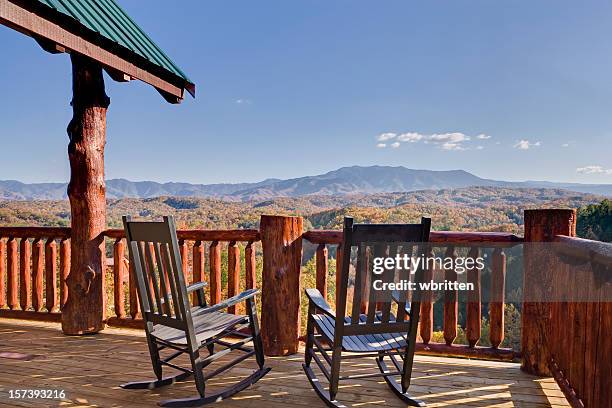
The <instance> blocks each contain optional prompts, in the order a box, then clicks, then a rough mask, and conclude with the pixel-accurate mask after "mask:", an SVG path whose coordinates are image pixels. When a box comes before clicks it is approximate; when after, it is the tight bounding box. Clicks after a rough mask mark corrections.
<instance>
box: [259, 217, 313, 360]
mask: <svg viewBox="0 0 612 408" xmlns="http://www.w3.org/2000/svg"><path fill="white" fill-rule="evenodd" d="M259 225H260V233H261V244H262V247H263V274H262V275H263V276H262V281H263V282H262V307H261V310H262V312H261V326H262V337H263V343H264V350H265V351H266V354H267V355H269V356H281V355H288V354H294V353H297V351H298V345H299V341H298V337H299V334H300V270H301V263H302V232H303V225H304V223H303V219H302V217H284V216H271V215H262V216H261V221H260V224H259Z"/></svg>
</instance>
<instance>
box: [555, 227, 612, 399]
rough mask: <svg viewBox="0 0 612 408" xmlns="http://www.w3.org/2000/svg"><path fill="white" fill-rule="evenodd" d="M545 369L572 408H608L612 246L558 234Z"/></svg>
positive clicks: (611, 368)
mask: <svg viewBox="0 0 612 408" xmlns="http://www.w3.org/2000/svg"><path fill="white" fill-rule="evenodd" d="M554 242H555V244H554V245H555V246H554V250H555V253H556V255H557V257H556V259H555V260H553V262H554V264H555V266H556V268H555V269H556V274H555V275H556V276H555V278H556V279H554V280H553V281H552V283H553V286H552V296H554V298H553V299H551V300H552V302H551V303H550V334H549V336H548V344H549V348H550V362H549V368H550V371H551V374H552V375H553V376H554V377H555V379H556V380H557V383H558V384H559V385H560V387H561V389H562V390H563V392H564V393H565V395H566V397H567V399H568V401H569V402H570V403H571V404H572V406H574V407H604V406H610V401H611V399H610V398H611V395H610V390H612V244H610V243H602V242H598V241H591V240H586V239H580V238H574V237H568V236H561V235H557V236H556V237H555V238H554Z"/></svg>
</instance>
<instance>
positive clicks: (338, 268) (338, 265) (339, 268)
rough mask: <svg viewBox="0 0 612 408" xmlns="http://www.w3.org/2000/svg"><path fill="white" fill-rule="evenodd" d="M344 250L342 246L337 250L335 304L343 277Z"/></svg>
mask: <svg viewBox="0 0 612 408" xmlns="http://www.w3.org/2000/svg"><path fill="white" fill-rule="evenodd" d="M343 252H344V249H343V247H342V244H338V247H337V248H336V287H335V288H334V303H336V299H337V297H338V288H339V287H340V277H341V276H342V273H341V271H342V253H343Z"/></svg>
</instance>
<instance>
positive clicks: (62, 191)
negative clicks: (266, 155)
mask: <svg viewBox="0 0 612 408" xmlns="http://www.w3.org/2000/svg"><path fill="white" fill-rule="evenodd" d="M466 187H505V188H557V189H564V190H568V191H575V192H579V193H590V194H600V195H605V196H612V184H580V183H559V182H550V181H533V180H529V181H522V182H512V181H501V180H492V179H486V178H481V177H479V176H476V175H474V174H472V173H469V172H467V171H465V170H460V169H459V170H420V169H409V168H406V167H403V166H350V167H341V168H339V169H337V170H332V171H329V172H327V173H324V174H319V175H314V176H304V177H297V178H291V179H276V178H269V179H266V180H262V181H259V182H255V183H217V184H192V183H181V182H167V183H158V182H154V181H130V180H127V179H110V180H107V182H106V193H107V197H108V198H111V199H119V198H153V197H160V196H178V197H200V198H219V199H223V200H228V201H254V200H263V199H269V198H276V197H301V196H309V195H345V194H376V193H397V192H412V191H420V190H441V189H453V188H466ZM66 188H67V183H29V184H28V183H22V182H20V181H17V180H0V199H3V200H61V199H66V198H67V195H66Z"/></svg>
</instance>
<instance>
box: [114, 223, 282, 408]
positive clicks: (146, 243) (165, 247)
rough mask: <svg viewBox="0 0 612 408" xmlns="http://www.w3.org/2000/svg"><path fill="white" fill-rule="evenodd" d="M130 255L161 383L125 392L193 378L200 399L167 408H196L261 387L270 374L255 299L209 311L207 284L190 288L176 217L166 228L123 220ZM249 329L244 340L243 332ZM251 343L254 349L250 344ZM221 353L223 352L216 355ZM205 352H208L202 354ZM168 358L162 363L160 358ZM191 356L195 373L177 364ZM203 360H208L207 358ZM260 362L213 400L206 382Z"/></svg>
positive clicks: (246, 295) (245, 297)
mask: <svg viewBox="0 0 612 408" xmlns="http://www.w3.org/2000/svg"><path fill="white" fill-rule="evenodd" d="M123 224H124V227H125V233H126V237H127V242H128V245H129V249H130V262H132V264H133V265H134V272H135V275H136V283H137V289H138V299H139V301H140V307H141V310H142V317H143V320H144V323H145V333H146V337H147V344H148V346H149V353H150V355H151V363H152V365H153V372H154V373H155V376H156V377H157V379H155V380H147V381H137V382H129V383H126V384H123V385H122V386H121V387H122V388H125V389H153V388H158V387H163V386H167V385H171V384H174V383H175V382H177V381H181V380H184V379H186V378H188V377H190V376H193V377H194V380H195V384H196V388H197V391H198V395H197V396H195V397H192V398H181V399H173V400H166V401H162V402H160V403H159V405H160V406H163V407H195V406H201V405H205V404H208V403H211V402H217V401H220V400H222V399H225V398H228V397H230V396H232V395H234V394H236V393H237V392H240V391H242V390H244V389H245V388H247V387H249V386H250V385H252V384H254V383H256V382H257V381H258V380H259V379H260V378H261V377H263V376H264V375H266V374H267V373H268V371H270V368H269V367H266V366H265V361H264V352H263V345H262V340H261V336H260V332H259V323H258V321H257V308H256V305H255V295H257V294H258V293H259V290H258V289H250V290H247V291H245V292H242V293H241V294H239V295H237V296H234V297H232V298H230V299H227V300H225V301H224V302H221V303H217V304H215V305H211V306H207V305H206V298H205V296H204V287H205V286H206V283H205V282H197V283H194V284H193V285H190V286H186V284H185V277H184V274H183V270H182V263H181V258H180V254H179V251H178V248H179V246H178V240H177V237H176V228H175V225H174V219H173V218H172V217H164V220H163V222H134V221H130V219H129V217H123ZM191 293H195V294H196V297H197V304H196V305H193V306H192V305H190V303H189V295H190V294H191ZM241 302H245V303H246V310H247V314H246V316H242V315H234V314H230V313H225V312H223V310H225V309H227V308H229V307H230V306H234V305H236V304H238V303H241ZM246 328H248V329H250V334H249V335H245V334H244V333H243V331H242V330H243V329H246ZM227 336H234V337H236V336H237V337H241V339H240V340H239V341H237V342H228V341H226V340H224V338H226V337H227ZM248 343H252V347H249V346H248V345H247V344H248ZM217 347H221V349H220V350H217ZM203 349H206V351H202V350H203ZM162 351H163V352H164V353H169V354H168V355H166V356H165V357H163V358H162V357H161V353H160V352H162ZM232 351H238V352H241V353H242V354H241V355H240V356H238V357H236V358H234V359H233V360H231V361H230V362H229V363H226V364H224V365H222V366H221V367H218V368H215V369H214V370H212V371H211V372H209V373H206V374H205V373H204V368H205V367H207V366H208V365H210V364H211V363H212V362H214V361H215V360H217V359H219V358H222V357H224V356H225V355H227V354H229V353H231V352H232ZM183 354H186V355H188V356H189V359H190V361H191V367H190V368H185V367H181V366H179V365H176V364H174V363H172V362H171V361H172V360H174V359H175V358H176V357H178V356H180V355H183ZM202 354H207V355H206V356H205V357H204V356H203V355H202ZM251 356H255V359H256V361H257V365H258V367H259V368H258V369H257V370H255V371H254V372H253V373H252V374H251V375H249V376H248V377H246V378H244V379H243V380H241V381H240V382H238V383H236V384H234V385H233V386H231V387H228V388H226V389H224V390H222V391H219V392H216V393H214V394H207V393H206V381H207V380H208V379H210V378H212V377H214V376H216V375H218V374H220V373H222V372H224V371H226V370H228V369H230V368H232V367H233V366H234V365H236V364H238V363H240V362H242V361H243V360H246V359H247V358H249V357H251ZM163 366H166V367H170V368H173V369H175V370H178V371H180V373H179V374H177V375H175V376H171V377H162V367H163Z"/></svg>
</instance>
